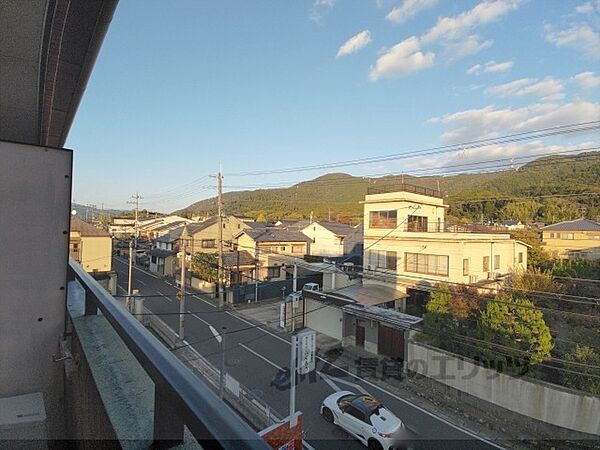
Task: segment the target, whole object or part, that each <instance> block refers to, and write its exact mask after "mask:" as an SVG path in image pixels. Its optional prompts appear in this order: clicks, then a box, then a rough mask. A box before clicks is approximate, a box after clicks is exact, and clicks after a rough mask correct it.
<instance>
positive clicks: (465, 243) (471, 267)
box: [364, 233, 527, 285]
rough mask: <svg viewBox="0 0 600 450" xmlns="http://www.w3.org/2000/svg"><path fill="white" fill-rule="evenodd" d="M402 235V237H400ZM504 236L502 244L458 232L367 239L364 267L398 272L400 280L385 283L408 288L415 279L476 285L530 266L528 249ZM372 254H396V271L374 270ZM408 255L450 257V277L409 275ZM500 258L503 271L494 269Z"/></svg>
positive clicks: (404, 234)
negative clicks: (465, 265)
mask: <svg viewBox="0 0 600 450" xmlns="http://www.w3.org/2000/svg"><path fill="white" fill-rule="evenodd" d="M400 235H401V237H399V236H400ZM424 235H427V236H424ZM413 236H414V237H413ZM500 236H502V239H499V240H498V241H489V237H487V235H482V234H476V233H460V236H458V234H457V233H398V234H397V235H396V236H395V237H393V236H392V238H391V239H382V240H380V241H377V240H376V239H371V238H365V247H366V248H368V250H366V251H365V259H364V265H365V267H367V268H368V269H369V268H370V269H372V270H375V271H376V272H375V275H377V272H382V273H383V272H390V273H395V275H396V277H394V276H390V277H388V279H387V280H385V281H387V282H392V283H393V282H394V278H397V277H403V279H402V280H398V279H397V280H396V283H400V284H404V285H410V284H412V283H411V282H410V281H411V280H412V279H414V280H415V283H416V282H418V281H419V280H427V281H430V282H431V283H432V284H433V283H436V282H437V281H447V282H451V283H476V282H478V281H481V280H484V279H488V277H490V276H491V277H492V278H494V277H495V274H496V273H501V274H508V273H510V272H511V271H514V270H516V269H525V268H526V267H527V247H526V246H525V245H524V244H521V243H519V242H517V241H514V240H511V239H507V238H506V236H503V235H500ZM477 237H479V240H478V239H477ZM482 237H483V238H482ZM369 247H370V248H369ZM372 251H395V252H396V256H397V263H396V270H395V271H393V270H392V271H388V270H386V269H381V268H377V267H374V266H373V265H372V264H371V259H370V256H371V252H372ZM406 253H412V254H417V255H440V256H448V275H447V276H444V275H440V274H435V273H416V272H409V271H408V270H406V269H407V267H406ZM519 253H521V254H522V261H521V262H519ZM496 255H498V256H499V257H500V265H499V268H495V267H494V262H495V256H496ZM484 257H489V272H490V273H491V275H489V274H488V271H484V266H483V259H484ZM417 258H418V257H417ZM464 259H467V260H468V261H469V262H468V270H467V271H466V272H465V271H463V260H464Z"/></svg>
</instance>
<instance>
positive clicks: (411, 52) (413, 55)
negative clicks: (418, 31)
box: [369, 36, 435, 81]
mask: <svg viewBox="0 0 600 450" xmlns="http://www.w3.org/2000/svg"><path fill="white" fill-rule="evenodd" d="M420 48H421V45H420V43H419V38H417V37H416V36H412V37H410V38H408V39H405V40H404V41H402V42H399V43H398V44H396V45H394V46H393V47H392V48H390V49H388V50H386V51H385V52H384V53H383V54H382V55H381V56H380V57H379V58H378V59H377V61H376V62H375V66H372V67H371V70H370V72H369V78H370V79H371V80H373V81H375V80H378V79H380V78H392V77H398V76H400V75H404V74H407V73H410V72H416V71H419V70H422V69H425V68H427V67H430V66H432V65H433V61H434V58H435V54H434V53H432V52H427V53H423V52H421V51H420Z"/></svg>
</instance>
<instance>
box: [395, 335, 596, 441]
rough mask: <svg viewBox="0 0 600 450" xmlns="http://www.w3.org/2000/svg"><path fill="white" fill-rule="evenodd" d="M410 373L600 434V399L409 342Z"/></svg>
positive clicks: (549, 420) (518, 410) (548, 420)
mask: <svg viewBox="0 0 600 450" xmlns="http://www.w3.org/2000/svg"><path fill="white" fill-rule="evenodd" d="M407 367H408V369H409V370H411V371H413V372H416V373H419V374H421V375H424V376H426V377H429V378H432V379H434V380H436V381H437V382H438V383H441V384H443V385H446V386H449V387H451V388H454V389H456V390H458V391H461V392H465V393H467V394H469V395H471V396H474V397H476V398H479V399H481V400H484V401H486V402H489V403H493V404H495V405H497V406H500V407H502V408H506V409H508V410H510V411H513V412H516V413H519V414H522V415H524V416H527V417H530V418H533V419H536V420H539V421H541V422H545V423H549V424H552V425H555V426H558V427H562V428H567V429H570V430H575V431H579V432H582V433H589V434H595V435H598V434H600V414H599V411H600V397H598V396H594V395H591V394H587V395H586V394H583V393H580V392H578V391H574V390H570V389H566V388H562V387H560V386H556V385H552V384H549V383H544V382H538V381H531V380H527V379H524V378H515V377H511V376H509V375H504V374H501V373H498V372H496V371H495V370H491V369H486V368H483V367H480V366H477V365H475V364H473V363H471V362H469V361H467V360H464V359H462V358H460V357H458V356H456V355H453V354H451V353H448V352H445V351H443V350H439V349H436V348H433V347H430V346H427V345H423V344H418V343H415V342H409V343H408V356H407Z"/></svg>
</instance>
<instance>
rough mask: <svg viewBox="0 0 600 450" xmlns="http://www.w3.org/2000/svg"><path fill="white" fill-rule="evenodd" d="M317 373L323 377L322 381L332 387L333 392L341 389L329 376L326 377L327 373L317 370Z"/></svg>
mask: <svg viewBox="0 0 600 450" xmlns="http://www.w3.org/2000/svg"><path fill="white" fill-rule="evenodd" d="M317 373H318V374H319V376H320V377H321V378H322V379H323V381H324V382H325V383H327V384H328V385H329V387H330V388H331V389H333V390H334V391H335V392H339V391H341V389H340V387H339V386H338V385H337V384H335V383H334V382H333V381H332V380H331V378H329V377H328V376H327V375H325V374H324V373H323V372H319V371H317Z"/></svg>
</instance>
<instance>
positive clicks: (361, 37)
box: [335, 30, 371, 58]
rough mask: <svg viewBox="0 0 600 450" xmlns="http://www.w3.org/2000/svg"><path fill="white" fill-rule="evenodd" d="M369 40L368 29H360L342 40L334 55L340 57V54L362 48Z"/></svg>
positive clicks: (343, 54)
mask: <svg viewBox="0 0 600 450" xmlns="http://www.w3.org/2000/svg"><path fill="white" fill-rule="evenodd" d="M369 42H371V33H370V32H369V30H364V31H361V32H360V33H358V34H355V35H354V36H352V37H351V38H350V39H348V40H347V41H346V42H344V44H343V45H342V46H341V47H340V48H339V50H338V52H337V55H336V56H335V57H336V58H341V57H342V56H346V55H350V54H352V53H355V52H357V51H359V50H360V49H362V48H364V47H365V46H366V45H367V44H368V43H369Z"/></svg>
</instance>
